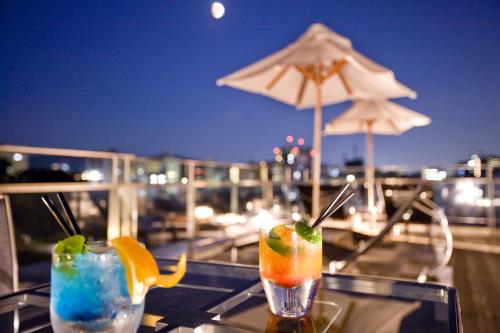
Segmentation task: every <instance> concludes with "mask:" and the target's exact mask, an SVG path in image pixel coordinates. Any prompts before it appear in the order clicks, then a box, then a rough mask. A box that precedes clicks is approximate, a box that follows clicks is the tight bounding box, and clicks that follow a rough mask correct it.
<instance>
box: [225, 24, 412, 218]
mask: <svg viewBox="0 0 500 333" xmlns="http://www.w3.org/2000/svg"><path fill="white" fill-rule="evenodd" d="M217 84H218V85H227V86H230V87H233V88H237V89H241V90H246V91H249V92H253V93H260V94H264V95H267V96H269V97H272V98H274V99H276V100H278V101H281V102H284V103H287V104H290V105H294V106H295V107H296V108H298V109H303V108H311V107H315V114H314V140H313V149H314V152H315V155H314V157H313V158H314V160H313V200H312V201H313V214H312V215H313V216H317V215H318V214H319V182H320V169H321V123H322V122H321V108H322V106H323V105H330V104H334V103H339V102H343V101H346V100H351V99H366V98H396V97H411V98H415V97H416V93H415V92H414V91H413V90H411V89H410V88H408V87H406V86H405V85H403V84H402V83H400V82H398V81H397V80H396V78H395V76H394V73H393V72H392V71H390V70H389V69H387V68H385V67H383V66H381V65H379V64H377V63H375V62H373V61H371V60H370V59H368V58H366V57H365V56H363V55H361V54H360V53H358V52H357V51H355V50H354V49H353V48H352V44H351V41H350V40H349V39H347V38H345V37H343V36H341V35H339V34H337V33H335V32H333V31H332V30H330V29H328V28H327V27H326V26H325V25H323V24H320V23H316V24H313V25H311V26H310V27H309V29H308V30H307V31H306V32H305V33H304V34H303V35H302V36H300V37H299V38H298V39H297V40H296V41H295V42H294V43H292V44H290V45H289V46H287V47H285V48H284V49H281V50H279V51H277V52H276V53H274V54H272V55H270V56H268V57H266V58H264V59H262V60H260V61H258V62H256V63H254V64H252V65H249V66H247V67H245V68H243V69H241V70H238V71H236V72H235V73H233V74H230V75H228V76H225V77H223V78H221V79H219V80H218V81H217Z"/></svg>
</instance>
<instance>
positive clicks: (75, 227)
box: [57, 192, 82, 235]
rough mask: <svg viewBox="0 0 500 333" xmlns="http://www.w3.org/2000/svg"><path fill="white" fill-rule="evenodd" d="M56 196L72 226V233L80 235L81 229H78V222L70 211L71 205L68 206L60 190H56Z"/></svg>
mask: <svg viewBox="0 0 500 333" xmlns="http://www.w3.org/2000/svg"><path fill="white" fill-rule="evenodd" d="M57 198H58V199H59V202H60V203H61V205H62V207H63V209H64V213H65V214H66V217H67V218H68V220H69V225H70V226H71V227H72V229H73V231H74V233H75V234H76V235H81V234H82V231H81V230H80V227H79V226H78V223H77V222H76V218H75V215H74V214H73V212H72V211H71V207H70V206H69V204H68V201H66V198H65V197H64V194H63V193H62V192H58V193H57Z"/></svg>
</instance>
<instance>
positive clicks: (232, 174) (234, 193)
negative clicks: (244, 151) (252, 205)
mask: <svg viewBox="0 0 500 333" xmlns="http://www.w3.org/2000/svg"><path fill="white" fill-rule="evenodd" d="M229 180H230V181H231V194H230V199H229V200H230V201H229V207H230V211H231V213H235V214H237V213H238V206H239V194H238V192H239V188H238V183H239V182H240V168H238V167H237V166H232V167H230V168H229Z"/></svg>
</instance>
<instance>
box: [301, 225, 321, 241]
mask: <svg viewBox="0 0 500 333" xmlns="http://www.w3.org/2000/svg"><path fill="white" fill-rule="evenodd" d="M295 231H296V232H297V234H298V235H299V236H300V237H302V238H303V239H305V240H306V241H308V242H309V243H311V244H317V243H320V242H321V233H320V232H319V231H318V230H316V229H314V228H311V227H310V226H309V225H307V223H305V222H297V223H296V224H295Z"/></svg>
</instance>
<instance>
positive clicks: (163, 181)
mask: <svg viewBox="0 0 500 333" xmlns="http://www.w3.org/2000/svg"><path fill="white" fill-rule="evenodd" d="M166 183H167V177H165V175H164V174H159V175H158V184H159V185H165V184H166Z"/></svg>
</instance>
